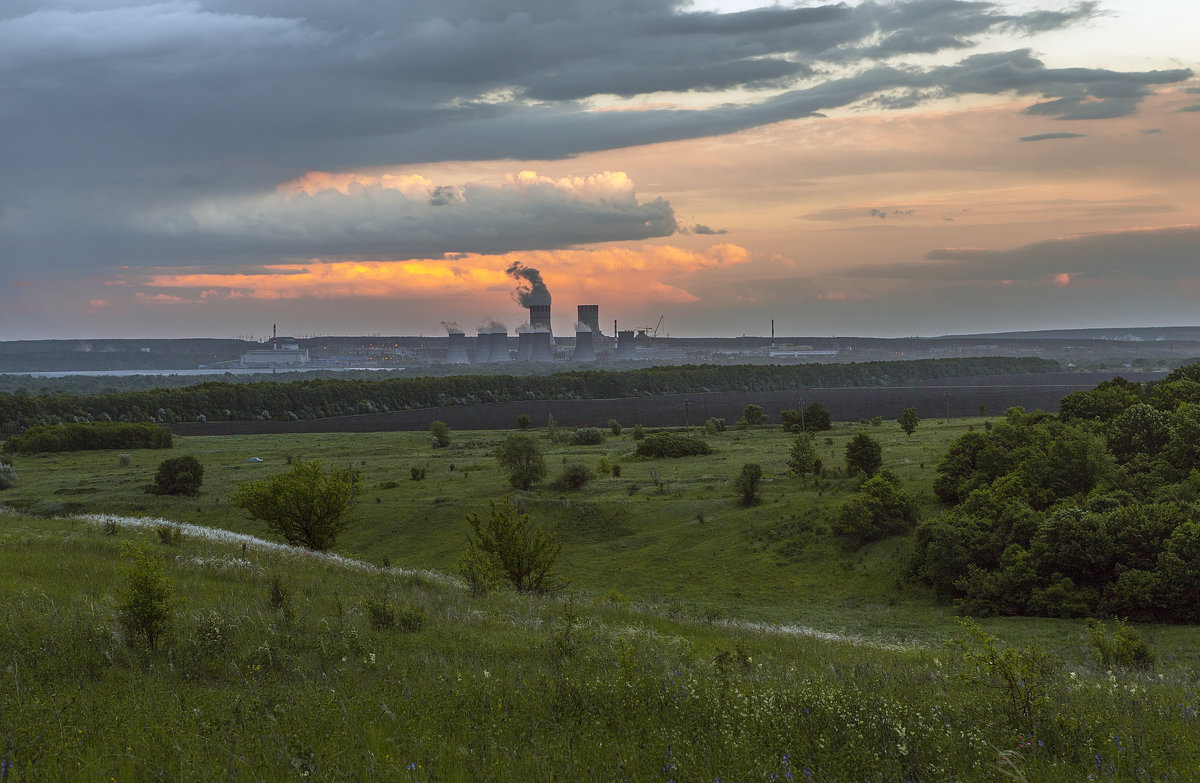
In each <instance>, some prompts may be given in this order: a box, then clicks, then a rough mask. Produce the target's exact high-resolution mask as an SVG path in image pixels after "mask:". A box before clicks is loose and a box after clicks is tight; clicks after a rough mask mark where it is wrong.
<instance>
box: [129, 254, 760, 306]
mask: <svg viewBox="0 0 1200 783" xmlns="http://www.w3.org/2000/svg"><path fill="white" fill-rule="evenodd" d="M749 260H750V254H749V252H748V251H747V250H746V249H745V248H742V247H739V246H737V245H732V244H719V245H714V246H712V247H710V248H708V249H707V250H703V251H693V250H685V249H683V248H678V247H672V246H669V245H660V246H655V245H647V246H644V247H641V248H625V247H604V248H598V249H592V250H547V251H534V252H519V253H507V254H504V255H500V256H479V255H466V256H461V257H454V258H452V259H448V260H442V259H424V260H418V261H331V262H321V261H313V262H312V263H306V264H295V263H292V264H277V265H271V266H268V267H265V268H264V269H263V271H262V273H259V274H256V273H237V274H228V275H223V274H210V273H194V272H183V273H175V272H157V273H154V274H151V275H149V276H147V277H146V278H144V279H143V280H142V281H141V285H142V286H144V287H147V288H150V289H158V290H160V291H161V290H162V289H173V290H175V291H177V292H179V291H186V290H191V291H196V290H202V291H203V293H202V294H201V298H209V297H213V298H227V299H260V300H278V299H300V298H312V299H348V298H355V297H370V298H394V299H417V298H429V297H447V298H449V297H464V296H465V297H472V298H479V299H481V300H483V301H485V302H486V301H488V300H490V303H491V304H492V305H493V306H494V305H495V304H498V303H507V302H508V301H509V297H510V295H511V290H512V280H511V279H510V278H509V277H508V276H507V275H505V273H504V270H505V269H506V268H507V267H508V266H509V265H511V264H512V263H514V262H518V261H519V262H520V263H522V264H524V265H525V266H532V267H536V268H538V269H540V270H541V271H542V274H543V276H544V277H545V279H546V282H547V284H548V285H549V286H550V289H551V291H552V293H553V294H554V295H555V296H558V297H560V298H565V299H566V300H567V301H576V300H578V301H582V300H583V299H589V300H602V299H603V300H608V301H613V300H619V301H621V302H629V301H634V302H643V303H646V302H664V303H665V302H677V303H685V302H696V301H699V297H697V296H696V295H694V294H693V293H691V292H690V291H689V290H688V289H687V282H686V278H687V277H688V276H689V275H694V274H696V273H700V272H704V271H707V270H713V269H720V268H725V267H730V266H736V265H740V264H745V263H747V262H748V261H749ZM137 297H138V299H139V301H143V302H182V301H185V298H184V297H183V296H180V295H179V294H178V293H172V294H167V293H156V294H149V293H143V292H139V293H138V294H137ZM192 301H195V300H194V299H193V300H192Z"/></svg>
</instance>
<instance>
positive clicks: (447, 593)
mask: <svg viewBox="0 0 1200 783" xmlns="http://www.w3.org/2000/svg"><path fill="white" fill-rule="evenodd" d="M982 425H983V420H982V419H961V420H960V419H955V420H951V421H950V422H949V423H942V422H937V421H932V420H926V421H924V422H922V423H921V425H920V426H919V428H918V429H917V431H916V432H915V433H914V434H913V435H912V436H911V437H908V436H905V435H904V433H903V432H902V431H901V430H900V429H899V427H898V426H897V425H896V423H895V422H894V421H889V422H884V423H883V424H882V425H879V426H873V425H871V424H867V423H859V424H843V425H838V426H836V427H835V429H834V430H833V431H832V432H829V433H820V434H818V435H817V436H816V438H815V443H816V446H817V449H818V451H819V453H820V456H821V458H822V459H823V461H824V464H825V467H826V469H827V470H828V469H830V468H837V467H840V466H841V464H842V460H843V453H844V448H845V444H846V442H847V441H848V440H849V438H850V437H852V436H853V435H854V434H856V433H858V432H863V431H866V432H868V433H869V434H870V435H872V436H873V437H875V438H876V439H878V440H879V441H880V442H881V443H882V445H883V458H884V467H885V468H887V469H890V470H892V471H894V472H895V473H896V474H897V475H899V477H900V478H901V479H902V480H903V481H904V483H905V485H906V486H907V487H908V489H909V490H910V491H911V492H913V493H914V494H916V495H917V496H918V497H919V498H920V499H921V501H922V504H923V506H924V508H923V513H925V514H932V513H936V511H937V506H936V502H935V500H934V498H933V495H932V492H931V489H930V488H931V484H932V480H933V478H934V475H935V471H934V468H935V466H936V464H937V462H938V460H939V459H940V457H941V455H942V454H943V453H944V452H945V449H946V447H947V446H948V444H949V443H950V442H951V441H952V440H953V439H954V438H956V437H958V436H959V435H961V434H962V433H963V432H965V431H967V430H968V428H971V427H977V428H978V427H981V426H982ZM534 432H535V434H541V435H543V436H545V435H546V431H545V429H541V430H535V431H534ZM507 434H509V433H507V432H454V433H452V435H453V438H452V442H451V444H450V445H449V446H448V447H444V448H437V449H435V448H432V446H431V443H430V439H429V436H428V435H427V434H425V433H376V434H348V435H278V436H256V437H227V438H223V437H204V438H199V437H198V438H177V439H176V445H175V448H174V449H172V450H170V451H153V452H152V451H134V452H130V454H131V457H132V459H131V461H130V464H129V465H121V464H120V462H121V461H120V460H119V456H118V454H117V453H116V452H78V453H70V454H50V455H46V456H27V457H18V458H16V460H15V467H16V471H17V474H18V479H17V481H16V484H15V486H14V487H13V488H11V489H9V490H6V491H4V492H3V493H2V494H0V502H2V503H3V504H5V505H6V506H8V507H9V508H11V509H13V511H11V512H4V513H0V613H2V614H3V619H2V620H0V658H2V659H3V662H0V698H2V699H3V709H2V710H0V752H2V754H3V756H2V758H0V765H3V766H0V779H14V780H97V779H100V780H109V779H113V780H161V779H171V780H176V779H186V780H213V779H223V780H259V779H271V780H292V779H305V778H307V779H323V780H325V779H329V780H337V779H343V780H349V779H354V780H358V779H364V778H376V779H385V780H402V781H434V780H439V781H456V780H634V781H641V780H662V781H667V780H674V781H741V780H764V781H766V780H796V781H807V780H814V781H910V780H916V781H940V780H963V781H990V780H1002V779H1012V780H1029V781H1034V780H1038V781H1042V780H1044V781H1066V780H1099V779H1117V780H1181V781H1182V780H1195V779H1197V777H1198V776H1200V726H1198V725H1197V720H1198V719H1197V713H1196V709H1197V707H1198V706H1200V705H1198V704H1197V688H1198V682H1197V668H1198V659H1197V655H1198V653H1197V650H1198V649H1200V647H1198V645H1197V644H1196V642H1197V641H1198V637H1197V633H1196V630H1195V629H1194V628H1190V627H1183V626H1151V627H1139V629H1138V630H1139V631H1140V632H1141V633H1142V635H1143V636H1144V637H1145V638H1146V640H1147V641H1148V643H1149V644H1150V647H1151V649H1152V651H1153V652H1154V654H1155V656H1156V663H1155V665H1154V667H1153V668H1152V669H1150V670H1148V671H1129V670H1123V669H1119V668H1117V669H1112V670H1110V669H1109V668H1107V667H1102V666H1100V665H1098V664H1097V663H1096V661H1095V659H1094V657H1093V651H1092V648H1091V646H1090V644H1089V638H1090V636H1089V632H1088V630H1087V628H1086V625H1085V624H1084V623H1083V622H1078V621H1060V620H1040V619H1039V620H1031V619H1027V618H1007V619H1005V618H1001V619H989V620H981V621H980V623H979V626H978V627H979V629H980V630H979V631H978V633H976V634H975V635H972V632H971V630H970V628H969V627H964V626H962V625H960V624H959V623H958V622H956V619H955V617H954V611H953V609H952V607H948V606H939V605H937V604H936V603H934V602H933V600H932V598H931V596H930V595H929V594H928V593H927V592H926V591H924V590H922V589H920V588H917V587H913V586H911V585H908V584H907V583H906V582H905V580H904V579H903V576H904V572H905V560H906V555H907V539H906V538H905V537H897V538H891V539H885V540H883V541H879V542H876V543H874V544H871V545H868V546H866V547H864V548H863V549H861V550H858V551H852V550H849V549H848V548H846V547H845V546H844V544H843V543H842V542H841V541H840V540H839V539H837V538H836V537H835V536H833V535H832V534H831V533H830V531H829V525H830V523H831V521H832V520H833V518H834V516H835V515H836V512H837V509H838V507H839V506H840V505H841V504H842V503H844V502H845V501H846V500H848V499H849V498H851V497H853V494H854V484H853V482H851V481H850V480H847V479H843V478H840V477H839V476H838V475H827V476H825V477H823V478H821V479H813V478H808V479H802V478H798V477H795V476H790V475H788V473H787V470H786V461H787V458H788V448H789V446H790V443H791V441H792V440H793V437H794V436H791V435H788V434H785V433H782V432H781V431H780V430H779V428H778V427H770V426H768V427H761V428H752V429H749V430H737V429H733V428H731V429H730V430H729V431H727V432H724V433H721V434H717V435H712V436H709V440H710V442H711V443H712V445H713V446H714V448H715V449H716V453H714V454H713V455H710V456H704V457H689V458H686V459H681V460H642V459H639V458H635V457H633V456H632V452H633V449H634V445H635V444H634V441H633V440H632V439H631V434H630V431H629V430H628V429H626V430H625V431H624V432H623V433H622V434H621V435H620V436H617V437H613V436H609V437H607V439H606V441H605V443H603V444H602V445H598V446H569V445H562V444H556V443H552V442H551V441H550V440H549V439H548V438H543V439H542V440H541V441H540V442H541V443H542V444H543V447H544V449H545V451H546V456H547V465H548V467H549V476H548V477H547V480H546V481H545V482H543V483H542V484H540V485H537V486H535V487H534V488H533V489H532V490H531V491H528V492H516V491H513V490H511V489H510V488H509V487H508V485H507V482H506V481H505V478H504V476H503V475H502V474H501V473H500V471H499V470H498V468H497V466H496V464H495V462H494V460H493V459H492V457H491V456H490V454H489V452H490V450H491V448H492V447H493V446H494V445H495V444H496V443H497V442H498V441H499V440H500V439H502V438H503V437H505V436H506V435H507ZM827 439H828V440H827ZM183 454H192V455H195V456H196V457H198V458H199V459H200V460H201V462H202V463H203V464H204V466H205V477H204V486H203V488H202V490H201V493H200V495H199V496H197V497H192V498H184V497H163V496H157V495H151V494H146V493H144V492H143V491H142V487H144V486H145V485H147V484H149V483H150V480H151V478H152V476H153V473H154V470H155V468H156V467H157V465H158V463H159V462H160V461H161V460H162V459H164V458H166V457H168V456H179V455H183ZM252 457H258V458H260V459H262V460H263V461H262V462H248V461H247V460H249V459H250V458H252ZM289 457H290V458H293V459H294V458H305V459H311V458H320V459H321V460H323V461H325V462H328V463H334V464H338V465H347V464H349V465H353V466H354V467H355V468H356V469H359V470H361V471H362V474H363V481H364V487H365V491H364V493H363V495H362V498H361V500H360V504H359V507H358V509H357V515H358V517H359V520H358V521H357V522H356V523H355V524H354V525H353V526H352V527H350V528H349V529H348V530H347V531H346V533H345V534H344V535H343V536H342V538H341V539H340V540H339V542H338V545H337V547H336V552H337V553H338V554H340V555H343V556H344V559H339V558H330V557H321V556H315V555H312V554H309V553H305V552H299V551H296V550H292V549H290V548H286V547H280V546H272V545H268V544H267V543H265V542H263V541H260V540H258V539H253V538H248V536H255V537H259V538H269V536H268V535H267V533H266V531H265V529H263V528H262V527H261V525H260V524H259V523H257V522H254V521H252V520H249V519H247V518H246V517H245V516H244V515H243V514H242V513H241V512H240V511H239V510H237V509H235V508H233V507H231V506H230V504H229V500H228V499H229V496H230V494H231V492H232V491H233V489H234V488H235V487H236V484H237V482H238V481H242V480H251V479H256V478H262V477H264V476H268V475H271V474H272V473H275V472H278V471H281V470H284V469H286V467H287V463H288V459H289ZM602 457H603V458H605V459H607V460H608V461H609V462H611V463H612V464H614V465H617V466H619V467H620V475H619V477H614V476H612V475H608V476H597V477H596V478H595V479H593V480H592V481H591V482H590V483H589V484H587V485H586V486H585V487H583V488H582V489H580V490H561V491H560V490H556V489H554V488H552V487H551V486H550V482H551V481H552V480H553V478H554V476H555V475H557V473H558V472H560V471H561V470H562V468H563V465H564V464H565V463H569V462H582V463H583V464H585V465H587V466H589V467H591V468H592V469H593V470H595V469H596V466H597V463H598V462H599V461H600V460H601V458H602ZM751 462H754V463H759V464H761V465H762V467H763V470H764V482H763V484H762V489H761V493H760V494H761V498H762V501H761V503H759V504H758V505H756V506H753V507H749V508H747V507H743V506H741V505H740V504H739V503H738V500H737V498H736V497H735V492H734V490H733V488H732V479H733V478H734V476H736V475H737V473H738V471H739V470H740V468H741V466H742V465H743V464H745V463H751ZM413 467H422V468H425V478H424V480H422V481H414V480H412V478H411V473H410V470H411V468H413ZM506 497H511V498H513V499H514V500H515V501H517V502H519V503H520V504H521V505H522V507H523V508H524V509H525V510H526V511H527V512H528V513H529V514H530V516H531V517H532V519H533V520H534V522H535V523H538V524H541V525H544V526H547V527H551V528H553V529H554V530H556V531H557V533H558V536H559V540H560V542H561V543H562V545H563V546H562V555H561V557H560V560H559V570H560V571H561V573H562V576H564V577H565V578H566V579H568V580H569V581H570V586H569V588H568V589H567V590H566V591H564V593H563V594H562V595H558V596H554V597H537V596H522V595H517V594H513V593H511V592H499V593H494V594H491V595H489V596H485V597H472V596H471V595H470V594H469V593H468V592H467V591H466V590H465V588H464V587H463V586H462V585H461V584H460V583H459V582H458V580H457V579H456V578H454V577H453V576H448V575H452V574H453V572H454V569H455V563H456V561H457V559H458V557H459V556H460V555H461V554H462V552H463V550H464V547H465V538H466V534H467V531H468V527H467V524H466V522H465V518H466V515H467V514H468V513H479V514H481V515H486V514H487V512H488V503H489V502H490V501H497V502H503V500H504V498H506ZM70 514H115V515H120V516H121V517H125V518H127V519H124V520H122V521H112V522H110V523H108V524H107V525H106V524H102V523H101V522H100V521H98V520H97V519H95V518H92V519H85V518H52V517H54V516H55V515H70ZM158 518H162V519H166V520H170V521H172V522H176V523H180V524H183V525H198V526H202V527H206V528H218V529H222V530H228V531H234V532H235V533H237V534H244V535H245V536H247V537H238V536H237V535H228V536H217V537H213V538H205V537H201V536H198V535H194V534H193V533H195V532H198V531H192V530H190V529H186V528H185V529H184V531H183V532H184V534H183V535H182V536H178V537H164V536H160V535H159V532H158V530H157V529H156V526H157V525H158V524H159V523H158V522H157V521H156V520H157V519H158ZM137 542H142V543H143V544H144V546H145V547H147V548H148V550H149V551H150V552H151V554H152V556H153V557H154V558H155V559H156V561H158V562H161V563H162V564H163V566H162V567H163V569H164V574H165V576H166V578H167V580H168V582H169V584H170V585H171V590H172V595H173V597H174V604H173V610H172V624H171V626H170V628H169V629H168V632H167V634H166V635H165V637H164V640H163V642H162V643H161V644H160V645H159V646H158V649H157V650H156V651H154V652H146V651H144V650H142V649H139V648H138V646H137V645H131V644H128V643H127V642H128V641H130V639H129V638H128V633H127V631H126V630H125V628H124V627H123V625H122V623H121V622H120V620H119V617H118V611H117V607H118V606H119V604H120V602H121V596H122V591H123V590H124V589H125V586H126V584H127V582H128V576H127V574H128V571H129V569H130V568H131V563H132V562H133V561H132V560H131V559H130V558H129V557H123V556H122V552H123V551H124V552H126V553H128V552H129V549H130V547H131V546H132V545H133V544H136V543H137ZM988 635H992V636H994V637H998V639H999V640H998V641H997V640H994V639H992V638H991V637H990V636H988ZM1035 644H1036V645H1038V646H1040V647H1041V648H1044V649H1045V650H1046V651H1047V654H1048V657H1047V658H1046V659H1044V660H1043V659H1042V658H1041V657H1040V656H1039V655H1038V654H1037V653H1036V652H1034V651H1033V650H1032V648H1031V647H1030V646H1031V645H1035ZM5 775H7V776H8V777H7V778H5V777H4V776H5Z"/></svg>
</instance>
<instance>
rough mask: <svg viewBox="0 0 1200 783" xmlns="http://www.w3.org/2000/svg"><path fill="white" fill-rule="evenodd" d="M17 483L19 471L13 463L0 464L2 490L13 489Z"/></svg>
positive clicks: (0, 487)
mask: <svg viewBox="0 0 1200 783" xmlns="http://www.w3.org/2000/svg"><path fill="white" fill-rule="evenodd" d="M15 483H17V470H16V468H14V467H13V466H12V463H11V462H0V489H11V488H12V485H13V484H15Z"/></svg>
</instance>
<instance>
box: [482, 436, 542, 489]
mask: <svg viewBox="0 0 1200 783" xmlns="http://www.w3.org/2000/svg"><path fill="white" fill-rule="evenodd" d="M495 456H496V462H498V463H500V469H501V470H502V471H504V474H505V475H506V476H508V483H509V484H510V485H512V488H513V489H529V487H530V486H531V485H533V484H535V483H537V482H539V481H541V480H542V479H543V478H545V476H546V458H545V457H544V456H543V455H542V447H541V446H539V445H538V442H537V441H536V440H534V439H533V436H532V435H509V436H508V437H507V438H505V439H504V441H503V442H501V443H500V445H499V446H497V447H496V452H495Z"/></svg>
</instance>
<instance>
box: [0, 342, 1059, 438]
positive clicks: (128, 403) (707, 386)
mask: <svg viewBox="0 0 1200 783" xmlns="http://www.w3.org/2000/svg"><path fill="white" fill-rule="evenodd" d="M1058 369H1059V367H1058V365H1057V363H1055V362H1051V361H1046V360H1043V359H1037V358H994V357H980V358H966V359H920V360H913V361H900V362H863V363H858V364H853V363H852V364H801V365H738V366H718V365H687V366H680V367H649V368H645V369H639V370H628V371H624V372H606V371H602V370H588V371H577V372H566V373H558V374H554V375H548V376H533V375H526V376H513V375H456V376H449V377H419V378H392V379H385V380H360V379H342V378H336V379H330V378H309V379H305V380H299V381H292V382H290V383H228V382H221V381H212V382H207V383H201V384H196V385H194V386H187V387H183V388H176V389H165V388H160V389H152V390H147V391H120V392H111V393H104V394H86V395H84V394H42V395H30V394H22V393H11V394H0V432H4V433H17V432H22V431H24V430H26V429H28V428H30V427H33V426H37V425H41V424H59V423H66V422H87V421H125V422H157V423H161V424H171V423H174V422H181V421H253V420H261V419H288V420H299V419H319V418H325V417H328V416H348V415H354V414H363V413H380V412H387V411H393V410H411V409H415V408H436V407H443V406H450V405H473V404H480V403H496V402H517V401H522V400H561V399H573V400H587V399H615V398H623V397H643V396H654V395H659V394H685V393H701V392H729V391H775V390H786V389H800V388H811V387H822V386H823V387H863V386H890V385H902V384H908V383H914V382H917V381H924V380H935V379H941V378H955V377H964V376H971V375H995V374H1026V373H1039V372H1053V371H1056V370H1058Z"/></svg>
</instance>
